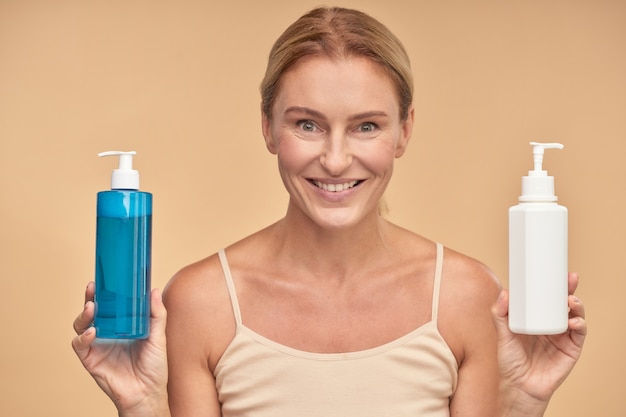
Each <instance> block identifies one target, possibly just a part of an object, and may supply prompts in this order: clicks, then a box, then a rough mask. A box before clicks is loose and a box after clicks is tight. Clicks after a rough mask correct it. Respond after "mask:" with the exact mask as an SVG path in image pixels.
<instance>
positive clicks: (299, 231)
mask: <svg viewBox="0 0 626 417" xmlns="http://www.w3.org/2000/svg"><path fill="white" fill-rule="evenodd" d="M389 226H390V225H389V223H388V222H387V221H386V220H384V219H383V218H382V217H381V216H380V215H379V214H378V213H377V212H372V213H370V214H369V215H367V216H366V217H365V218H363V219H362V220H361V221H360V222H358V223H357V224H354V225H350V226H346V227H322V226H320V225H318V224H316V223H314V222H313V221H311V219H310V218H308V217H307V216H306V215H305V214H304V213H302V212H301V211H300V210H298V209H297V208H294V207H292V206H291V205H290V207H289V209H288V211H287V215H286V216H285V218H284V219H283V220H282V221H281V222H279V223H278V225H277V230H278V235H277V237H278V241H279V242H280V243H279V245H280V249H279V250H280V253H281V255H282V256H284V257H285V259H289V260H290V261H293V263H297V264H298V265H301V266H302V267H303V268H304V269H305V270H307V271H311V272H313V273H314V274H316V275H318V276H327V277H335V278H337V279H343V278H344V277H347V276H351V275H354V274H355V272H358V271H360V270H363V268H367V267H368V266H371V262H372V260H373V259H377V258H379V257H378V256H376V255H375V254H376V253H381V252H388V251H389V248H388V246H387V242H388V238H387V236H388V233H389Z"/></svg>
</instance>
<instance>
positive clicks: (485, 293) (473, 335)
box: [439, 248, 501, 363]
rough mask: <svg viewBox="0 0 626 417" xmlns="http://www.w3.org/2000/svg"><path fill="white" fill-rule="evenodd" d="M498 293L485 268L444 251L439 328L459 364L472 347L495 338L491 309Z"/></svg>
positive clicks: (461, 256)
mask: <svg viewBox="0 0 626 417" xmlns="http://www.w3.org/2000/svg"><path fill="white" fill-rule="evenodd" d="M500 290H501V285H500V282H499V281H498V279H497V278H496V276H495V275H494V273H493V272H492V271H491V270H490V269H489V268H488V267H487V266H486V265H484V264H483V263H482V262H480V261H478V260H476V259H473V258H471V257H469V256H466V255H463V254H461V253H459V252H456V251H454V250H451V249H447V248H446V250H445V255H444V264H443V272H442V282H441V295H440V307H439V312H440V313H439V327H440V331H441V333H442V335H443V336H444V338H445V339H446V341H447V342H448V345H449V346H450V348H451V349H452V351H453V352H454V354H455V356H456V358H457V361H458V362H459V363H461V362H462V361H463V359H464V358H465V355H466V354H467V352H468V349H471V348H472V346H480V345H481V344H484V343H485V342H486V341H487V340H490V339H492V338H493V337H495V328H494V327H493V322H492V318H491V307H492V306H493V304H494V302H495V301H496V299H497V297H498V294H499V292H500ZM494 341H495V339H494Z"/></svg>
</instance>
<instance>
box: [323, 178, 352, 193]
mask: <svg viewBox="0 0 626 417" xmlns="http://www.w3.org/2000/svg"><path fill="white" fill-rule="evenodd" d="M313 183H314V184H315V185H316V186H317V187H318V188H321V189H322V190H325V191H330V192H332V193H339V192H341V191H344V190H347V189H350V188H352V187H354V186H355V185H356V183H357V181H350V182H345V183H343V184H326V183H323V182H321V181H313Z"/></svg>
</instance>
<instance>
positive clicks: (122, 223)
mask: <svg viewBox="0 0 626 417" xmlns="http://www.w3.org/2000/svg"><path fill="white" fill-rule="evenodd" d="M135 154H136V153H135V152H134V151H131V152H119V151H110V152H103V153H100V154H98V156H100V157H102V156H119V157H120V163H119V168H118V169H116V170H114V171H113V174H112V176H111V190H110V191H101V192H99V193H98V199H97V220H96V293H95V306H96V311H95V318H94V326H95V328H96V337H99V338H104V339H144V338H147V337H148V336H149V334H150V287H151V283H150V280H151V276H150V275H151V271H150V268H151V251H152V194H150V193H146V192H142V191H139V173H138V172H137V171H136V170H134V169H133V168H132V164H133V159H132V158H133V156H134V155H135Z"/></svg>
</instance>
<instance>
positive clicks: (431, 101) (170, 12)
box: [0, 0, 626, 417]
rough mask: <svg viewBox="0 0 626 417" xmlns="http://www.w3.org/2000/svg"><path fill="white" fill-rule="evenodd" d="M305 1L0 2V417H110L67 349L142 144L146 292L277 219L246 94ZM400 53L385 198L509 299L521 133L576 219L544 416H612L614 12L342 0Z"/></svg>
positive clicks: (619, 244) (616, 153) (618, 125)
mask: <svg viewBox="0 0 626 417" xmlns="http://www.w3.org/2000/svg"><path fill="white" fill-rule="evenodd" d="M316 4H317V2H316V1H305V0H269V1H268V0H265V1H255V0H249V1H236V0H232V1H222V2H217V1H210V0H206V1H172V0H170V1H168V0H151V1H147V0H145V1H134V0H125V1H121V0H106V1H104V0H102V1H90V0H76V1H39V2H36V1H29V0H14V1H12V0H0V199H1V204H0V296H1V301H0V320H1V326H0V329H1V332H2V336H1V340H2V343H1V345H0V415H2V416H64V417H73V416H84V415H89V416H92V417H100V416H102V417H104V416H112V415H114V409H113V407H112V405H111V404H110V403H109V401H108V400H107V399H106V398H105V396H104V395H103V394H102V393H101V392H100V391H99V389H98V388H97V386H96V384H95V383H94V382H93V381H92V380H91V378H90V377H89V375H88V374H87V373H86V372H85V371H84V370H83V369H82V367H81V365H80V364H79V362H78V360H77V359H76V358H75V357H74V354H73V352H72V350H71V348H70V340H71V338H72V336H73V333H72V328H71V323H72V320H73V318H74V316H75V314H77V313H78V312H79V311H80V309H81V307H82V296H83V295H82V294H83V288H84V285H85V284H86V282H87V281H88V280H90V279H92V277H93V263H94V261H93V257H94V242H95V236H94V231H95V194H96V192H97V191H100V190H104V189H107V188H108V186H109V175H110V171H111V170H112V169H113V168H114V166H115V163H114V161H113V160H110V159H109V160H99V159H98V158H97V157H96V153H97V152H100V151H104V150H110V149H122V150H131V149H134V150H137V151H138V157H137V159H136V166H137V168H138V169H139V170H140V172H141V175H142V189H144V190H146V191H151V192H153V193H154V198H155V214H154V242H153V245H154V260H153V263H154V272H153V281H154V286H159V287H162V286H163V285H164V284H165V283H166V282H167V280H168V278H169V277H170V276H171V275H172V274H173V273H174V272H175V271H176V270H177V269H179V268H180V267H181V266H183V265H185V264H187V263H189V262H192V261H194V260H196V259H198V258H201V257H204V256H206V255H208V254H210V253H211V252H213V251H215V250H217V249H218V248H219V247H221V246H224V245H227V244H228V243H230V242H232V241H234V240H237V239H238V238H240V237H242V236H244V235H246V234H248V233H251V232H253V231H255V230H256V229H258V228H261V227H262V226H264V225H266V224H268V223H270V222H272V221H274V220H276V219H278V218H279V217H280V216H281V215H282V214H283V210H284V207H285V203H286V193H285V192H284V190H283V187H282V184H281V182H280V179H279V177H278V175H277V173H276V169H275V161H274V160H273V158H272V156H271V155H269V154H268V153H267V152H266V151H265V148H264V145H263V141H262V137H261V134H260V118H259V104H258V103H259V96H258V85H259V82H260V80H261V77H262V74H263V70H264V65H265V59H266V56H267V52H268V51H269V48H270V46H271V43H272V42H273V40H274V39H275V38H276V37H277V36H278V34H279V33H280V32H281V31H282V30H283V29H284V28H285V27H286V25H287V24H289V23H290V22H291V21H293V20H294V19H296V18H297V17H298V16H299V15H301V14H302V13H303V12H305V11H307V10H308V9H310V8H311V7H313V6H315V5H316ZM337 4H340V5H345V6H352V7H358V8H361V9H362V10H364V11H367V12H369V13H371V14H373V15H374V16H376V17H378V18H379V19H380V20H382V21H383V22H384V23H386V24H387V25H388V26H389V27H390V28H391V29H392V30H393V31H394V32H395V33H396V34H397V35H398V36H399V37H400V38H401V39H402V40H403V41H404V43H405V45H406V47H407V49H408V50H409V53H410V56H411V57H412V61H413V67H414V73H415V76H416V97H415V105H416V108H417V112H416V114H417V119H418V120H417V125H416V127H415V131H414V135H413V139H412V143H411V146H410V147H409V151H408V152H407V154H406V155H405V156H404V157H403V158H402V159H401V160H399V161H398V164H397V170H396V176H395V179H394V180H393V181H392V185H391V187H390V189H389V192H388V195H387V201H388V204H389V206H390V209H391V212H390V215H389V216H390V217H391V218H392V219H394V220H396V221H397V222H398V223H400V224H402V225H404V226H406V227H408V228H410V229H412V230H415V231H418V232H421V233H422V234H424V235H426V236H428V237H431V238H433V239H436V240H439V241H441V242H443V243H444V244H446V245H448V246H450V247H452V248H455V249H457V250H460V251H463V252H466V253H468V254H470V255H472V256H474V257H476V258H478V259H481V260H482V261H484V262H485V263H487V264H488V265H490V266H491V267H492V268H493V269H494V271H495V272H496V273H497V274H498V275H499V276H500V277H501V279H502V281H503V283H505V284H506V279H507V208H508V207H509V206H511V205H513V204H516V202H517V195H518V193H519V189H520V177H521V176H522V175H523V174H524V173H525V172H526V171H527V170H528V169H530V165H531V157H530V147H529V146H528V142H529V141H530V140H542V141H559V142H562V143H564V144H565V145H566V147H565V149H564V150H563V151H550V152H549V154H548V156H547V163H546V166H547V168H548V170H549V171H550V173H551V174H553V175H555V177H556V188H557V194H558V195H559V197H560V200H559V201H560V202H561V203H562V204H563V205H566V206H567V207H568V208H569V210H570V269H572V270H576V271H579V272H580V273H581V276H582V283H581V287H580V291H579V295H580V296H581V297H582V298H583V299H584V301H585V303H586V306H587V311H588V322H589V326H590V335H589V337H588V341H587V345H586V350H585V352H584V355H583V358H582V360H581V361H580V363H579V364H578V367H577V368H576V369H575V371H574V372H573V374H572V375H571V377H570V378H569V379H568V380H567V381H566V383H565V384H564V386H563V387H562V388H561V390H560V391H559V392H558V393H557V395H556V396H555V397H554V399H553V402H552V404H551V406H550V409H549V411H548V413H547V416H550V417H554V416H599V415H602V416H609V417H610V416H622V415H623V413H624V411H623V408H624V406H623V403H624V400H623V386H624V384H623V377H624V374H625V373H626V364H625V362H624V351H625V349H626V336H625V334H624V327H625V326H624V320H623V317H624V315H623V299H624V296H623V294H624V290H625V289H626V279H625V278H626V277H625V276H624V275H625V274H624V267H623V265H624V257H625V255H626V243H624V242H625V241H624V236H625V235H626V220H625V206H626V196H625V193H624V185H625V179H626V164H624V162H623V161H624V159H625V157H626V2H624V1H621V0H615V1H609V0H589V1H576V0H568V1H553V0H545V1H539V0H521V1H520V0H517V1H426V0H423V1H407V0H386V1H379V0H353V1H339V2H338V3H337Z"/></svg>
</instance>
